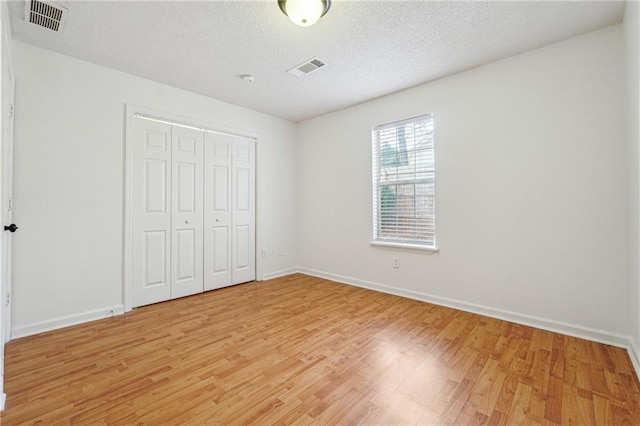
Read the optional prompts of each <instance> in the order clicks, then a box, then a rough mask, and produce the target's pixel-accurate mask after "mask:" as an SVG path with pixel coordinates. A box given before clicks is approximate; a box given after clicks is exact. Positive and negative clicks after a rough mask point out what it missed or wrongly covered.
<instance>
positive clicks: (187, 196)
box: [171, 126, 204, 298]
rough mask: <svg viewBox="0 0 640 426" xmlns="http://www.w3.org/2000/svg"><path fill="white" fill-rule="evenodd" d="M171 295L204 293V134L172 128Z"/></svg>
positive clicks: (173, 296) (180, 295)
mask: <svg viewBox="0 0 640 426" xmlns="http://www.w3.org/2000/svg"><path fill="white" fill-rule="evenodd" d="M172 171H173V181H172V195H173V196H172V200H173V202H172V237H173V238H172V249H171V258H172V264H173V275H172V283H171V284H172V285H171V298H177V297H183V296H188V295H191V294H196V293H201V292H202V291H204V287H203V236H202V234H203V194H202V190H203V189H202V188H203V185H202V180H203V133H202V131H198V130H193V129H186V128H182V127H177V126H174V127H173V130H172Z"/></svg>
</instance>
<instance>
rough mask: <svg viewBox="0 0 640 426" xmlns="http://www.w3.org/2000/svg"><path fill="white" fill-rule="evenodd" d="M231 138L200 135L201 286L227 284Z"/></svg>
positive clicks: (229, 277)
mask: <svg viewBox="0 0 640 426" xmlns="http://www.w3.org/2000/svg"><path fill="white" fill-rule="evenodd" d="M232 150H233V139H232V138H231V137H229V136H224V135H217V134H214V133H206V134H205V136H204V182H205V185H204V186H205V192H204V271H205V272H204V288H205V290H214V289H216V288H221V287H225V286H228V285H230V284H231V154H232Z"/></svg>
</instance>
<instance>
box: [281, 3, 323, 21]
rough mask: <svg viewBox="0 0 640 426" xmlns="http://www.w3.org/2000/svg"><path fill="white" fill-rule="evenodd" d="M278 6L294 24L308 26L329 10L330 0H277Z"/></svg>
mask: <svg viewBox="0 0 640 426" xmlns="http://www.w3.org/2000/svg"><path fill="white" fill-rule="evenodd" d="M278 6H280V10H282V13H284V14H285V15H287V16H288V17H289V19H291V22H293V23H294V24H296V25H300V26H301V27H310V26H311V25H313V24H315V23H316V22H318V20H319V19H320V18H321V17H323V16H324V15H325V14H326V13H327V12H328V11H329V8H330V7H331V0H278Z"/></svg>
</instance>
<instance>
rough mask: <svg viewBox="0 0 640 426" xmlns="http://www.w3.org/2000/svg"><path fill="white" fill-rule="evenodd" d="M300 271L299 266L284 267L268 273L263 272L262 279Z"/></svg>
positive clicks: (270, 278)
mask: <svg viewBox="0 0 640 426" xmlns="http://www.w3.org/2000/svg"><path fill="white" fill-rule="evenodd" d="M299 271H300V269H299V268H288V269H282V270H280V271H274V272H268V273H266V274H262V281H266V280H272V279H274V278H280V277H284V276H285V275H291V274H295V273H296V272H299Z"/></svg>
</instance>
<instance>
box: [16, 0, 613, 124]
mask: <svg viewBox="0 0 640 426" xmlns="http://www.w3.org/2000/svg"><path fill="white" fill-rule="evenodd" d="M55 3H56V4H58V5H61V6H63V7H66V8H68V10H69V12H68V17H67V21H66V26H65V28H64V31H63V32H62V33H61V34H56V33H54V32H52V31H50V30H46V29H42V28H39V27H35V26H33V25H30V24H27V23H25V22H24V21H23V16H24V2H23V1H12V2H10V4H9V7H10V14H11V18H12V29H13V36H14V38H15V39H16V40H20V41H23V42H26V43H30V44H33V45H36V46H39V47H42V48H45V49H49V50H53V51H55V52H59V53H62V54H65V55H69V56H72V57H75V58H79V59H83V60H85V61H89V62H93V63H96V64H100V65H103V66H106V67H109V68H113V69H116V70H120V71H124V72H127V73H129V74H133V75H137V76H140V77H144V78H147V79H150V80H155V81H158V82H161V83H165V84H168V85H170V86H174V87H178V88H181V89H185V90H188V91H191V92H196V93H200V94H202V95H205V96H209V97H212V98H215V99H219V100H223V101H226V102H230V103H233V104H236V105H241V106H244V107H247V108H250V109H253V110H257V111H262V112H265V113H267V114H271V115H274V116H277V117H282V118H285V119H288V120H292V121H295V122H298V121H302V120H305V119H308V118H311V117H315V116H318V115H322V114H325V113H327V112H331V111H335V110H338V109H341V108H345V107H347V106H351V105H354V104H357V103H360V102H364V101H367V100H370V99H373V98H376V97H379V96H383V95H386V94H389V93H393V92H396V91H398V90H402V89H406V88H409V87H412V86H415V85H418V84H421V83H424V82H427V81H431V80H434V79H437V78H440V77H443V76H446V75H450V74H453V73H456V72H459V71H463V70H466V69H470V68H473V67H477V66H479V65H482V64H485V63H488V62H492V61H496V60H499V59H502V58H505V57H508V56H512V55H515V54H518V53H520V52H524V51H527V50H531V49H535V48H538V47H541V46H544V45H547V44H550V43H554V42H557V41H560V40H563V39H566V38H569V37H572V36H575V35H578V34H581V33H585V32H588V31H593V30H596V29H598V28H602V27H605V26H608V25H611V24H615V23H618V22H620V21H621V20H622V17H623V14H624V2H618V1H603V2H598V1H569V2H556V1H553V2H550V1H543V2H529V1H518V2H504V1H499V2H486V1H468V2H462V1H456V2H435V1H429V2H427V1H392V0H387V1H347V0H334V1H333V4H332V7H331V10H330V11H329V12H328V13H327V15H325V16H324V17H323V18H322V19H321V20H320V21H319V22H318V24H316V25H315V26H313V27H307V28H302V27H297V26H295V25H294V24H292V23H291V22H290V21H289V20H288V19H287V18H286V17H285V16H284V15H283V14H282V12H281V11H280V9H279V8H278V5H277V2H276V0H269V1H239V0H235V1H209V2H205V1H194V2H185V1H157V2H150V1H121V2H115V1H71V2H62V1H60V2H55ZM313 57H317V58H319V59H321V60H322V61H324V62H325V63H326V64H327V65H326V66H325V67H323V68H322V69H320V70H318V71H316V72H314V73H312V74H309V75H307V76H305V77H303V78H298V77H295V76H293V75H291V74H288V73H286V71H287V70H288V69H290V68H292V67H294V66H296V65H298V64H300V63H301V62H303V61H306V60H308V59H311V58H313ZM242 74H251V75H254V76H255V81H254V83H248V82H247V81H244V80H242V79H241V78H239V76H240V75H242Z"/></svg>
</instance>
